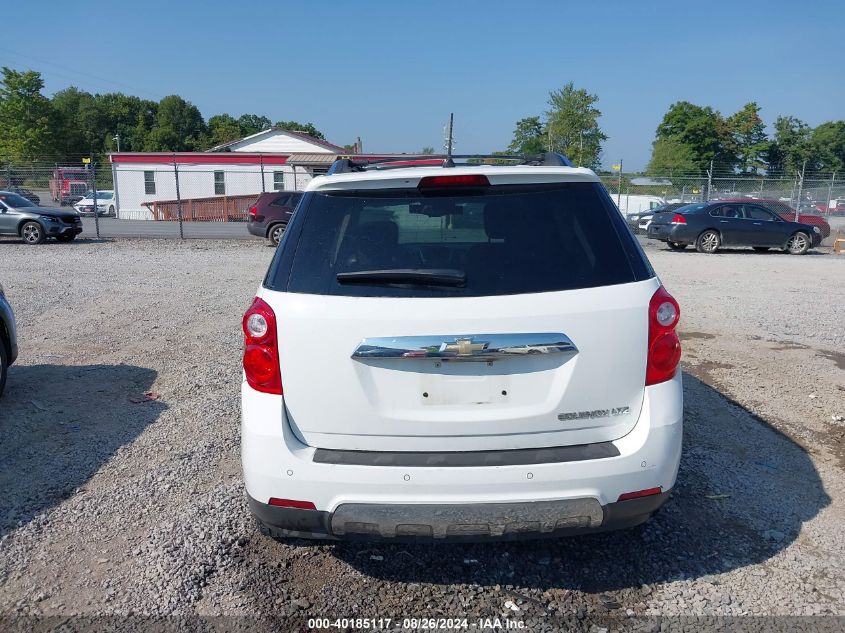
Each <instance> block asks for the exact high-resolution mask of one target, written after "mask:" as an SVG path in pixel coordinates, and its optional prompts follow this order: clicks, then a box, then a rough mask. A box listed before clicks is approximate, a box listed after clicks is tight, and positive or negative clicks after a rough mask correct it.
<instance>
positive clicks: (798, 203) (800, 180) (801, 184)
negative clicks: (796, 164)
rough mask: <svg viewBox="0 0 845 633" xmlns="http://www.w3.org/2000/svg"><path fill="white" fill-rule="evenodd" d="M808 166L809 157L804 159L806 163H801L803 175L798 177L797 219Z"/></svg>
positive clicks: (796, 218)
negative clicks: (805, 171)
mask: <svg viewBox="0 0 845 633" xmlns="http://www.w3.org/2000/svg"><path fill="white" fill-rule="evenodd" d="M806 168H807V159H806V158H805V159H804V164H803V165H801V176H800V177H799V178H798V199H797V201H796V202H795V221H796V222H797V221H798V214H799V213H800V208H801V190H802V189H803V188H804V170H805V169H806Z"/></svg>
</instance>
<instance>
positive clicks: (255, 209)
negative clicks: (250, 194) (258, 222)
mask: <svg viewBox="0 0 845 633" xmlns="http://www.w3.org/2000/svg"><path fill="white" fill-rule="evenodd" d="M249 214H250V215H251V216H252V217H255V216H256V215H258V207H250V208H249Z"/></svg>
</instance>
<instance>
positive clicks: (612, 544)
mask: <svg viewBox="0 0 845 633" xmlns="http://www.w3.org/2000/svg"><path fill="white" fill-rule="evenodd" d="M684 381H685V385H684V392H685V394H684V395H685V402H686V406H685V422H686V424H685V430H684V454H683V458H682V460H681V468H680V472H679V476H678V483H677V485H676V487H675V490H674V494H673V496H672V499H671V500H670V501H669V503H667V505H666V506H664V508H663V509H662V510H661V511H660V512H658V513H657V514H656V515H655V516H654V517H653V518H652V519H651V520H650V521H649V522H648V523H646V524H644V525H642V526H639V527H637V528H634V529H631V530H627V531H619V532H609V533H604V534H595V535H589V536H581V537H571V538H564V539H554V540H551V539H550V540H539V541H522V542H503V543H484V544H465V545H458V544H456V545H445V544H435V545H421V544H382V543H360V544H359V543H339V544H337V545H335V546H334V547H333V550H332V551H333V553H334V555H335V556H336V557H338V558H339V559H341V560H344V561H346V562H347V563H349V564H350V565H351V566H352V567H354V568H355V569H357V570H358V571H360V572H362V573H365V574H368V575H370V576H373V577H377V578H380V579H384V580H390V581H398V582H424V583H435V584H447V585H451V584H453V583H467V584H477V585H481V586H491V585H511V586H512V587H513V590H515V591H517V592H518V591H519V589H520V588H526V589H527V588H539V589H542V590H546V589H551V588H557V589H575V590H580V591H585V592H590V593H601V592H605V591H612V590H620V589H626V588H638V587H639V586H641V585H644V584H652V583H660V582H665V581H672V580H680V579H695V578H700V577H702V576H706V575H710V574H719V573H722V572H727V571H730V570H733V569H736V568H740V567H745V566H748V565H754V564H758V563H762V562H764V561H766V560H767V559H769V558H770V557H771V556H773V555H774V554H776V553H777V552H778V551H780V550H782V549H784V548H785V547H787V546H788V545H789V544H790V543H791V542H792V541H793V540H795V538H796V537H797V535H798V532H799V530H800V529H801V525H802V523H803V522H804V521H807V520H809V519H811V518H812V517H814V516H815V515H816V514H817V513H818V512H819V511H820V510H821V509H822V508H824V507H825V506H827V505H828V504H829V502H830V499H829V497H828V496H827V494H826V493H825V491H824V489H823V487H822V483H821V480H820V479H819V475H818V473H817V472H816V469H815V467H814V465H813V463H812V461H811V459H810V456H809V455H808V454H807V453H806V452H805V451H804V449H803V448H801V447H800V446H799V445H798V444H796V443H794V442H793V441H792V440H790V439H789V438H788V437H787V436H785V435H783V434H782V433H780V432H779V431H777V430H775V429H774V428H773V427H771V426H770V425H768V424H767V423H766V422H765V421H763V420H760V419H759V418H757V417H756V416H754V415H753V414H751V413H749V412H748V411H747V410H745V409H743V408H742V407H741V406H739V405H737V404H736V403H734V402H732V401H730V400H729V399H727V398H725V397H724V396H723V395H722V394H721V393H719V392H718V391H716V390H714V389H713V388H711V387H709V386H708V385H706V384H705V383H703V382H701V381H700V380H698V379H697V378H695V377H693V376H691V375H689V374H685V375H684ZM374 555H375V559H373V558H371V556H374ZM379 556H381V557H383V559H381V560H379V559H378V557H379Z"/></svg>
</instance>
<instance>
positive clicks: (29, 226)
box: [21, 222, 47, 246]
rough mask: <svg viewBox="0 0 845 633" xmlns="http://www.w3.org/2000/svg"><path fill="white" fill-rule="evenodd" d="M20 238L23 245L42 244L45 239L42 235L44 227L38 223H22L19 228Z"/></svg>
mask: <svg viewBox="0 0 845 633" xmlns="http://www.w3.org/2000/svg"><path fill="white" fill-rule="evenodd" d="M21 237H22V238H23V241H24V244H30V245H33V246H34V245H35V244H43V243H44V240H45V239H47V237H46V236H45V235H44V227H42V226H41V225H40V224H38V222H24V225H23V226H22V227H21Z"/></svg>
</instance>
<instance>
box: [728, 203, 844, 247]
mask: <svg viewBox="0 0 845 633" xmlns="http://www.w3.org/2000/svg"><path fill="white" fill-rule="evenodd" d="M719 202H756V203H757V204H759V205H760V206H761V207H765V208H766V209H768V210H769V211H773V212H774V213H777V214H778V215H779V216H780V217H782V218H783V219H784V220H789V221H790V222H800V223H801V224H809V225H810V226H817V227H819V231H821V233H822V239H825V238H828V237H830V224H828V223H827V220H825V219H824V218H823V217H821V216H820V215H815V214H811V213H799V214H798V219H797V220H796V219H795V209H793V208H792V207H791V206H789V205H788V204H786V203H785V202H781V201H780V200H771V199H767V198H719Z"/></svg>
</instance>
